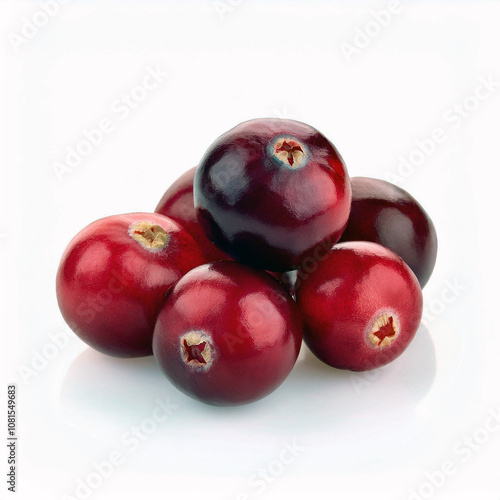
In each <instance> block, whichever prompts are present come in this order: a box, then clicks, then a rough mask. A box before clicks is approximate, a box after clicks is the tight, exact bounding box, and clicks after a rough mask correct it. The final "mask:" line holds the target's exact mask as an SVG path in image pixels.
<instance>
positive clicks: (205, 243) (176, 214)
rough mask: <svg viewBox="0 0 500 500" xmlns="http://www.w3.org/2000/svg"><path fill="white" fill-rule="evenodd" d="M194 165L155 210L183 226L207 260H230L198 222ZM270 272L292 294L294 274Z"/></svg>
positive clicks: (169, 189)
mask: <svg viewBox="0 0 500 500" xmlns="http://www.w3.org/2000/svg"><path fill="white" fill-rule="evenodd" d="M195 170H196V167H194V168H192V169H191V170H188V171H187V172H185V173H184V174H182V175H181V176H180V177H179V178H178V179H177V180H176V181H175V182H174V183H173V184H172V185H171V186H170V187H169V188H168V189H167V190H166V191H165V194H164V195H163V196H162V199H161V200H160V203H158V206H157V207H156V209H155V212H157V213H160V214H162V215H165V216H167V217H170V218H171V219H172V220H174V221H175V222H177V223H178V224H180V225H181V226H182V227H184V228H185V229H186V230H187V231H188V232H189V234H191V236H193V238H194V239H195V240H196V242H197V243H198V246H199V247H200V248H201V250H202V251H203V253H204V254H205V257H206V260H207V262H212V261H215V260H232V259H231V257H229V256H228V255H227V254H225V253H223V252H222V251H221V250H219V249H218V248H217V247H216V246H215V245H214V244H213V243H212V242H211V241H210V240H209V239H208V238H207V237H206V235H205V231H203V228H202V227H201V225H200V223H199V222H198V218H197V217H196V210H195V209H194V203H193V179H194V173H195ZM271 274H272V275H273V276H274V277H275V278H276V279H278V280H279V281H280V282H281V283H282V284H283V286H284V287H285V288H286V289H287V291H288V292H289V293H290V294H291V295H293V294H294V284H295V275H294V274H293V272H282V273H274V272H271Z"/></svg>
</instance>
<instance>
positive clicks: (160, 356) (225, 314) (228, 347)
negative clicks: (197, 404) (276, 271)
mask: <svg viewBox="0 0 500 500" xmlns="http://www.w3.org/2000/svg"><path fill="white" fill-rule="evenodd" d="M301 339H302V324H301V319H300V314H299V312H298V308H297V305H296V304H295V302H294V301H293V300H292V298H291V297H290V296H289V295H288V293H287V292H286V291H285V290H284V289H283V287H282V286H281V285H280V284H279V283H278V281H276V280H275V279H274V278H273V277H272V276H270V275H269V274H268V273H266V272H263V271H256V270H253V269H251V268H249V267H247V266H244V265H243V264H239V263H237V262H230V261H225V262H213V263H211V264H205V265H203V266H200V267H198V268H196V269H193V270H192V271H190V272H189V273H187V274H186V275H185V276H184V277H182V278H181V279H180V280H179V281H178V282H177V283H176V285H175V286H174V287H172V290H171V292H170V293H169V295H168V298H167V300H166V302H165V304H164V305H163V307H162V309H161V311H160V314H159V316H158V321H157V324H156V328H155V332H154V338H153V351H154V354H155V357H156V359H157V361H158V362H159V364H160V366H161V368H162V370H163V372H164V373H165V375H166V376H167V377H168V378H169V379H170V380H171V381H172V383H173V384H174V385H175V386H176V387H177V388H178V389H180V390H181V391H183V392H185V393H186V394H188V395H190V396H192V397H194V398H196V399H199V400H200V401H203V402H205V403H209V404H213V405H236V404H243V403H249V402H251V401H255V400H257V399H260V398H262V397H264V396H266V395H267V394H269V393H270V392H272V391H273V390H274V389H276V388H277V387H278V386H279V385H280V384H281V383H282V382H283V381H284V380H285V378H286V377H287V375H288V374H289V373H290V371H291V369H292V368H293V366H294V364H295V361H296V359H297V356H298V353H299V350H300V344H301Z"/></svg>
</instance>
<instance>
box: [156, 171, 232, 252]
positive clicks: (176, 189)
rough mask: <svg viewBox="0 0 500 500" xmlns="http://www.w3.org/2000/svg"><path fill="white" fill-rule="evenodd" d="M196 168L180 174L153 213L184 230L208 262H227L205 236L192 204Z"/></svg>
mask: <svg viewBox="0 0 500 500" xmlns="http://www.w3.org/2000/svg"><path fill="white" fill-rule="evenodd" d="M195 170H196V167H194V168H192V169H191V170H188V171H187V172H185V173H184V174H182V175H181V176H180V177H179V178H178V179H177V180H176V181H175V182H174V183H173V184H172V185H171V186H170V187H169V188H168V189H167V190H166V191H165V194H164V195H163V196H162V198H161V200H160V202H159V203H158V206H157V207H156V209H155V212H157V213H159V214H162V215H165V216H167V217H170V218H171V219H172V220H174V221H175V222H177V224H180V225H181V226H182V227H183V228H185V229H186V230H187V231H188V233H189V234H190V235H191V236H192V237H193V238H194V239H195V240H196V242H197V243H198V246H199V247H200V248H201V249H202V251H203V253H204V254H205V256H206V259H207V261H208V262H211V261H214V260H228V259H229V258H230V257H228V256H227V255H226V254H225V253H223V252H222V251H221V250H219V249H218V248H217V247H216V246H215V245H214V244H213V243H212V242H211V241H210V240H209V239H208V238H207V237H206V235H205V231H203V229H202V227H201V226H200V223H199V222H198V218H197V216H196V210H195V209H194V202H193V180H194V173H195Z"/></svg>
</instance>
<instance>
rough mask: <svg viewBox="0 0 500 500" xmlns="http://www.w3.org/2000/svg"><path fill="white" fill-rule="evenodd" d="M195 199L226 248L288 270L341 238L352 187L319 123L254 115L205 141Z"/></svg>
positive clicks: (210, 231) (202, 216)
mask: <svg viewBox="0 0 500 500" xmlns="http://www.w3.org/2000/svg"><path fill="white" fill-rule="evenodd" d="M194 202H195V206H196V209H197V213H198V219H199V221H200V223H201V225H202V226H203V228H204V230H205V232H206V233H207V235H208V236H209V239H210V240H212V241H214V242H215V243H216V244H217V246H218V247H220V248H221V249H222V250H223V251H225V252H226V253H228V254H229V255H231V256H232V257H234V258H235V259H237V260H241V261H242V262H245V263H247V264H250V265H252V266H254V267H259V268H262V269H268V270H271V271H287V270H291V269H296V268H298V267H299V266H300V265H301V264H303V262H304V261H305V260H306V259H308V258H315V255H316V253H317V252H318V249H319V248H320V245H321V246H322V247H325V246H326V247H328V248H331V247H332V245H333V244H335V243H336V242H337V241H338V239H339V238H340V236H341V234H342V231H343V230H344V228H345V226H346V224H347V219H348V217H349V209H350V204H351V188H350V183H349V177H348V175H347V172H346V168H345V165H344V162H343V160H342V158H341V157H340V155H339V153H338V152H337V150H336V149H335V147H334V146H333V144H331V143H330V142H329V141H328V140H327V139H326V138H325V137H324V136H323V135H322V134H320V133H319V132H318V131H317V130H316V129H314V128H312V127H310V126H309V125H306V124H304V123H299V122H296V121H292V120H279V119H259V120H250V121H248V122H244V123H242V124H240V125H238V126H237V127H235V128H233V129H232V130H230V131H229V132H226V133H225V134H223V135H222V136H221V137H219V138H218V139H217V140H216V141H215V142H214V143H213V144H212V145H211V146H210V148H209V149H208V151H207V152H206V154H205V156H204V158H203V159H202V161H201V163H200V165H199V167H198V169H197V170H196V174H195V180H194ZM298 235H300V237H298Z"/></svg>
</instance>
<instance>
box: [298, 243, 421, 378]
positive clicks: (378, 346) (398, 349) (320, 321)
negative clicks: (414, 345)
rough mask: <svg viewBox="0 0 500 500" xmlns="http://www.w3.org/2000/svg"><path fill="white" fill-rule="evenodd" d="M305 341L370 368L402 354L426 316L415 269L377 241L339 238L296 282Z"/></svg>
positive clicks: (323, 356) (337, 359)
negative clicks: (322, 258)
mask: <svg viewBox="0 0 500 500" xmlns="http://www.w3.org/2000/svg"><path fill="white" fill-rule="evenodd" d="M296 293H297V303H298V305H299V308H300V310H301V312H302V316H303V320H304V341H305V342H306V344H307V345H308V347H309V348H310V349H311V351H312V352H313V353H314V354H315V355H316V356H317V357H318V358H319V359H320V360H321V361H323V362H325V363H326V364H328V365H330V366H333V367H336V368H343V369H348V370H354V371H362V370H370V369H373V368H377V367H379V366H382V365H385V364H387V363H389V362H390V361H392V360H393V359H395V358H396V357H398V356H399V355H400V354H401V353H402V352H403V351H404V350H405V349H406V347H407V346H408V345H409V343H410V342H411V340H412V339H413V337H414V336H415V333H416V331H417V329H418V327H419V324H420V319H421V316H422V291H421V289H420V285H419V283H418V280H417V278H416V276H415V275H414V274H413V271H412V270H411V269H410V268H409V267H408V266H407V265H406V264H405V263H404V261H403V260H402V259H401V258H400V257H399V256H398V255H396V254H395V253H394V252H392V251H391V250H389V249H387V248H385V247H383V246H381V245H378V244H377V243H371V242H365V241H355V242H350V243H339V244H338V245H336V246H335V247H333V249H332V250H331V251H330V254H329V255H328V257H327V258H326V259H325V260H323V261H321V262H319V264H318V267H317V268H316V270H315V271H314V272H313V273H312V274H310V275H309V276H307V278H306V279H303V280H302V281H301V282H300V284H299V285H298V287H297V291H296Z"/></svg>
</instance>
